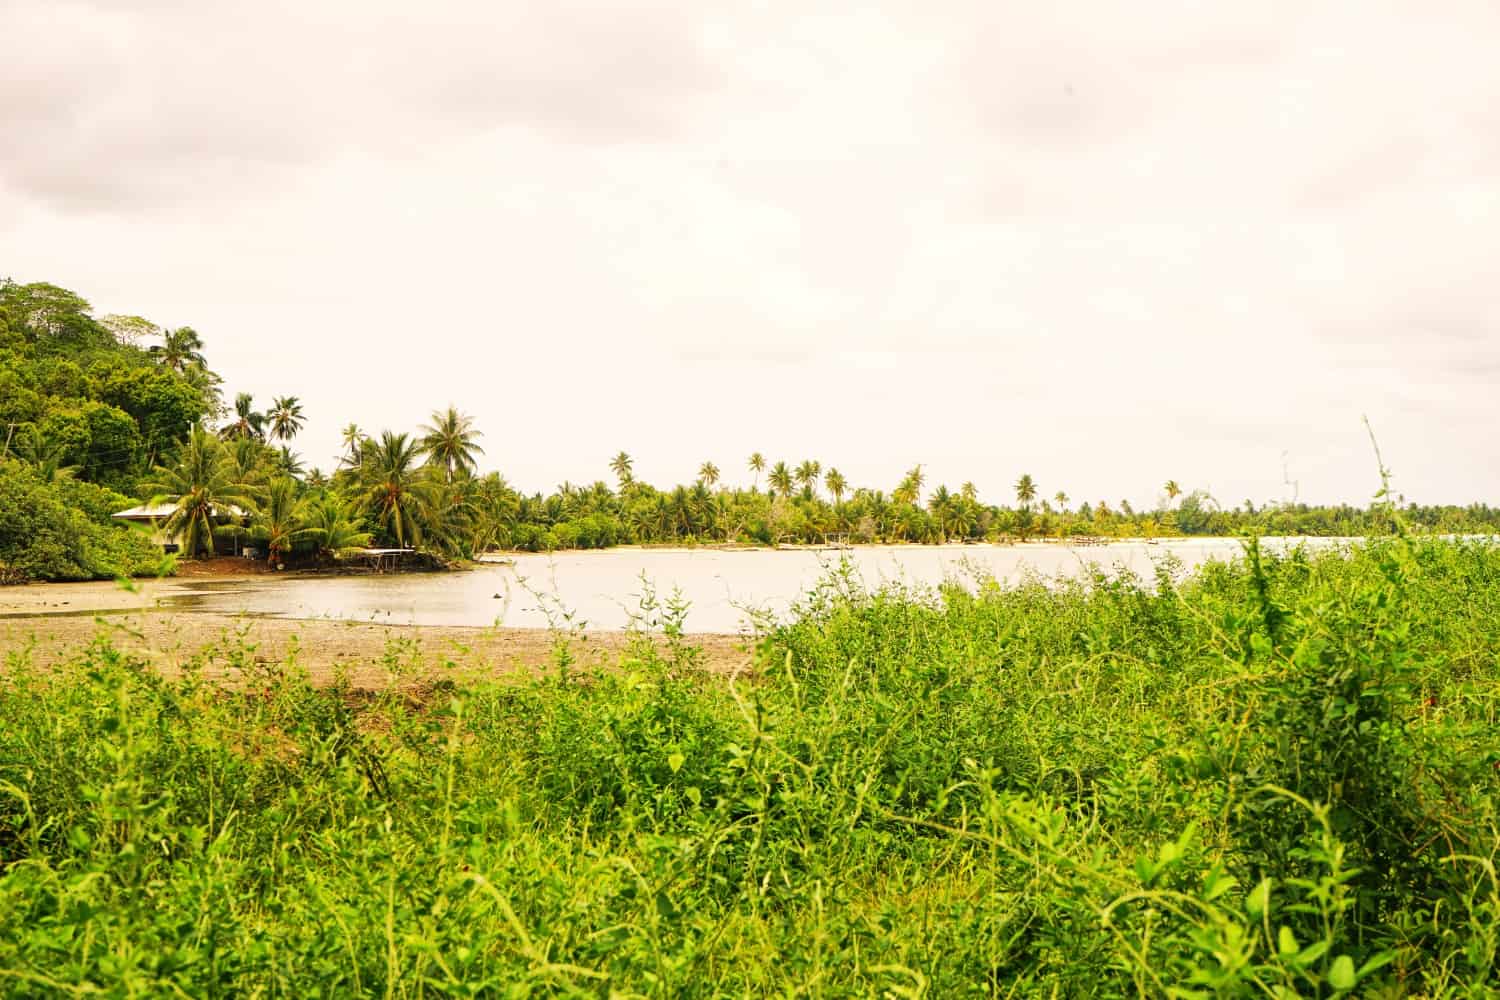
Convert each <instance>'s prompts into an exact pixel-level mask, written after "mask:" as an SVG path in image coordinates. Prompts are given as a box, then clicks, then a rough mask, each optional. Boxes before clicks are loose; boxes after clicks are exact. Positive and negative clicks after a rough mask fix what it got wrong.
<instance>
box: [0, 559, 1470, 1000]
mask: <svg viewBox="0 0 1500 1000" xmlns="http://www.w3.org/2000/svg"><path fill="white" fill-rule="evenodd" d="M1161 574H1162V575H1161V578H1160V579H1158V580H1154V581H1139V580H1135V579H1131V578H1128V577H1126V578H1120V577H1105V576H1097V577H1095V578H1093V579H1091V580H1083V581H1074V582H1071V583H1063V584H1060V585H1058V586H1055V587H1045V586H1041V585H1025V586H1021V587H1017V588H1013V589H1008V588H1001V587H998V586H995V585H993V584H986V585H983V586H981V587H979V589H978V591H977V593H976V592H975V591H974V590H972V589H969V588H967V587H959V586H952V587H945V588H941V589H939V590H937V591H926V590H900V589H885V590H881V591H878V592H874V593H871V592H867V591H866V590H864V589H862V588H861V587H860V586H859V585H858V583H857V581H855V580H853V579H851V578H850V577H849V576H847V575H835V576H834V577H831V578H830V579H828V580H827V581H826V582H825V583H824V584H823V585H822V586H821V587H820V588H819V589H817V590H816V591H815V592H814V593H813V594H811V595H810V596H809V597H808V598H807V599H806V600H805V602H804V603H803V605H802V606H801V607H800V608H799V609H798V613H797V614H796V615H795V616H794V618H793V620H791V621H790V622H789V623H788V624H785V625H782V626H779V627H775V628H773V629H772V630H771V631H770V632H769V633H768V634H767V635H766V636H765V638H764V640H763V642H762V644H761V646H760V649H759V655H758V658H757V667H756V671H755V675H754V676H753V677H748V676H746V677H739V678H733V679H731V678H726V677H724V676H707V675H705V673H704V672H703V671H702V669H701V668H700V667H699V666H698V659H697V655H696V653H695V650H694V648H693V647H692V646H691V644H690V643H688V642H687V641H685V640H684V638H683V637H682V635H681V634H680V628H679V627H678V626H680V621H676V622H674V620H673V617H672V615H670V614H669V615H667V616H666V617H665V618H664V619H662V620H661V621H660V627H661V628H662V630H663V631H664V632H665V640H666V641H665V642H662V641H661V640H660V638H659V639H658V641H657V642H655V643H652V642H648V641H645V640H644V637H643V641H642V642H640V643H639V644H638V645H637V646H636V647H635V648H634V651H633V652H632V653H631V654H629V655H628V656H627V657H626V659H625V662H623V663H621V664H620V665H619V668H618V669H614V670H603V671H599V672H592V671H591V672H588V673H584V672H581V671H580V670H579V668H578V667H577V666H576V664H575V663H574V662H573V660H572V657H571V655H570V653H569V649H570V637H568V636H567V635H564V634H559V636H558V646H557V651H558V655H557V662H556V668H555V670H553V671H552V672H551V673H549V674H548V675H546V676H541V677H536V676H531V675H526V676H522V677H513V678H510V679H507V680H500V681H497V680H496V679H495V678H494V676H493V674H492V673H490V672H489V669H490V668H489V665H487V664H475V665H474V670H473V672H472V673H470V672H469V671H468V668H467V666H466V664H465V663H464V662H463V657H462V655H461V654H458V653H456V654H455V658H456V660H455V664H454V666H453V668H452V674H451V676H446V677H441V678H438V679H436V680H433V679H431V678H428V679H426V682H425V683H422V684H413V683H411V681H412V679H411V678H410V677H405V676H404V675H403V671H405V670H407V669H409V667H407V666H406V664H407V663H408V655H407V652H406V651H405V650H404V649H403V647H402V646H401V645H400V644H399V643H397V644H393V645H392V647H391V648H390V651H389V653H388V655H387V657H386V660H385V666H386V668H387V670H388V671H389V673H390V676H391V680H392V686H391V687H390V688H389V689H388V690H385V691H381V692H377V693H373V694H372V693H370V692H365V693H363V694H358V693H356V692H353V691H350V690H348V689H347V688H345V687H343V686H336V687H334V688H333V689H328V688H317V687H314V686H312V685H311V684H310V683H309V681H308V678H307V676H306V674H305V673H304V672H302V671H301V670H300V669H299V668H298V666H297V663H296V660H295V657H294V658H293V659H292V660H290V661H287V662H281V663H276V662H270V663H268V662H266V661H265V660H264V659H263V658H261V657H258V656H257V655H256V652H255V650H254V649H253V648H247V647H246V646H244V645H243V643H242V642H240V641H236V640H235V639H234V638H233V637H232V636H231V637H229V638H228V639H227V640H226V641H225V642H223V643H222V644H218V645H216V646H214V647H213V648H211V649H210V650H208V651H206V652H205V653H203V654H201V655H199V656H198V657H195V658H194V659H193V660H191V661H189V662H185V663H182V664H181V666H182V668H183V671H182V673H181V674H180V675H174V676H172V677H166V676H163V674H162V673H160V672H158V671H157V670H155V669H154V668H149V667H147V666H146V665H145V664H144V663H142V662H139V661H137V660H135V659H133V658H132V657H131V656H128V655H124V654H122V653H121V652H119V651H118V650H117V649H116V648H115V647H114V646H113V645H112V644H111V642H110V638H109V636H108V634H101V637H100V638H99V640H98V642H97V643H96V644H95V645H94V646H93V647H92V648H91V649H89V650H88V651H87V652H86V653H83V654H81V655H80V656H79V657H78V658H77V659H76V660H75V661H74V662H73V663H71V664H70V665H68V666H66V667H65V668H62V669H54V668H48V669H40V668H37V667H34V666H32V665H31V664H30V663H29V662H28V659H27V653H26V651H25V650H24V649H22V650H17V651H14V652H12V653H11V654H9V655H8V657H7V660H6V663H5V666H4V670H3V671H0V996H15V997H28V996H37V995H57V996H61V995H83V994H95V993H97V994H101V995H108V996H223V995H259V996H286V997H331V996H367V995H368V996H388V997H391V996H410V997H415V996H509V997H523V996H530V997H601V998H603V997H633V996H650V997H729V996H733V997H741V996H809V997H839V996H882V997H908V998H938V997H943V998H948V997H971V996H972V997H1046V998H1055V997H1106V998H1108V997H1141V996H1152V997H1154V996H1172V997H1281V998H1290V997H1339V996H1362V997H1407V996H1412V997H1430V998H1473V1000H1478V998H1482V997H1493V996H1496V995H1500V963H1497V958H1500V956H1497V947H1500V885H1497V875H1496V863H1497V860H1500V814H1497V803H1500V549H1497V548H1496V547H1495V545H1494V544H1492V543H1489V542H1480V541H1445V540H1441V539H1433V538H1409V537H1398V538H1395V539H1383V540H1374V541H1371V542H1369V543H1367V544H1364V545H1360V546H1356V547H1354V548H1353V549H1351V550H1350V551H1348V552H1340V551H1331V552H1320V553H1317V554H1310V553H1306V552H1303V551H1292V552H1291V553H1289V554H1287V555H1284V556H1273V555H1271V554H1269V553H1267V554H1262V553H1260V552H1259V551H1257V550H1256V549H1255V548H1253V547H1252V548H1250V549H1249V550H1248V552H1247V555H1246V557H1245V558H1244V559H1241V560H1239V561H1237V562H1235V563H1233V564H1211V565H1209V566H1208V567H1205V568H1204V569H1203V570H1201V571H1200V572H1199V573H1197V574H1196V575H1193V576H1190V577H1188V578H1186V579H1174V578H1173V577H1172V575H1171V573H1170V571H1168V570H1166V569H1163V570H1162V571H1161ZM102 627H103V626H102V625H101V628H102ZM224 670H227V671H228V674H229V678H230V680H229V682H228V684H227V685H226V683H225V681H224V680H223V679H221V677H220V676H219V675H217V673H216V672H219V671H224Z"/></svg>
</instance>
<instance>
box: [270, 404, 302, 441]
mask: <svg viewBox="0 0 1500 1000" xmlns="http://www.w3.org/2000/svg"><path fill="white" fill-rule="evenodd" d="M266 419H267V420H268V421H269V422H270V425H271V437H273V438H275V439H276V440H278V441H290V440H291V439H292V438H294V437H296V436H297V434H298V432H299V431H301V430H302V425H303V423H304V421H303V418H302V403H301V402H299V401H298V399H297V397H296V396H278V397H277V398H276V399H274V400H272V402H271V410H270V412H269V413H267V414H266Z"/></svg>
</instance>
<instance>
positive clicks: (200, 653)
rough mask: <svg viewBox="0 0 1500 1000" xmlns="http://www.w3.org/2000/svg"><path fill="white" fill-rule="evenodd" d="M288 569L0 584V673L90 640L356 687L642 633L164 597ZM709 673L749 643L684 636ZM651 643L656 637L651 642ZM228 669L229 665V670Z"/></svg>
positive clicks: (505, 666) (609, 654)
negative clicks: (229, 607) (270, 610)
mask: <svg viewBox="0 0 1500 1000" xmlns="http://www.w3.org/2000/svg"><path fill="white" fill-rule="evenodd" d="M286 575H290V574H262V573H246V574H216V575H213V576H206V575H201V576H189V577H186V578H173V577H163V578H156V579H150V580H140V581H134V582H133V583H132V585H131V587H130V588H129V589H126V588H124V587H121V586H120V585H119V584H118V583H115V582H111V581H90V582H72V583H30V584H21V585H19V586H12V587H3V588H0V676H3V674H4V673H5V672H6V666H7V663H8V661H9V660H10V658H11V657H13V656H20V657H24V658H25V659H27V660H28V661H29V662H30V663H31V664H33V665H36V666H41V667H51V666H55V665H57V664H59V663H62V662H65V661H67V660H69V659H72V658H74V657H76V656H78V655H79V654H80V653H82V652H83V651H84V650H86V649H87V647H88V646H89V645H90V644H92V643H93V642H94V641H95V640H96V639H97V638H98V637H99V636H100V635H107V636H108V637H109V638H110V640H111V642H112V643H113V644H114V645H115V647H116V648H117V649H119V650H120V651H121V652H125V653H127V654H130V655H134V656H140V657H141V658H143V659H144V660H145V661H146V662H147V663H149V664H150V665H151V666H152V667H154V668H155V669H157V670H160V671H161V672H163V673H164V674H167V675H172V674H176V673H179V672H180V671H181V670H182V667H183V666H184V664H187V663H191V662H198V663H200V664H201V665H202V667H203V669H204V673H205V676H208V677H212V678H215V679H220V680H226V681H230V682H232V681H233V680H234V679H235V674H236V671H237V670H238V671H240V672H243V669H244V668H245V666H246V665H249V664H253V665H254V666H255V667H259V668H264V667H267V666H269V665H271V664H275V663H280V662H283V661H285V660H286V659H287V658H288V657H294V658H295V662H297V663H298V664H300V665H301V666H303V667H305V668H306V669H307V670H308V671H309V673H310V675H311V677H312V680H313V683H315V684H319V685H327V684H332V683H334V682H335V681H336V680H337V679H338V678H339V677H340V676H347V677H348V679H349V682H350V683H351V684H352V685H353V686H354V687H355V688H358V689H362V690H375V689H383V688H386V687H389V686H390V685H391V684H392V683H407V682H423V681H431V680H433V679H435V678H442V677H475V678H477V677H487V678H490V679H493V678H495V677H499V676H504V675H507V674H522V673H530V674H536V673H541V672H544V671H546V670H549V669H556V647H557V642H558V640H559V639H560V638H564V637H565V638H567V640H568V642H569V650H570V653H571V655H572V656H573V658H574V662H575V663H576V664H577V665H578V666H579V667H580V668H585V669H594V668H601V667H602V668H609V667H613V666H616V665H618V664H619V662H620V660H621V658H622V657H623V656H624V655H625V654H626V653H628V651H629V649H630V647H631V644H632V643H633V642H637V641H639V639H640V636H639V635H637V634H633V633H630V632H627V631H624V630H590V631H583V632H577V633H572V634H568V635H566V636H564V635H563V634H561V633H556V632H553V631H552V630H549V629H540V628H520V627H496V626H493V625H483V626H481V625H407V624H391V623H374V622H361V621H350V620H340V619H328V618H282V617H275V616H270V615H255V614H244V613H234V614H228V613H223V612H216V611H197V610H193V609H191V608H183V607H174V606H170V605H165V604H164V603H163V602H166V601H170V600H172V599H174V598H182V597H188V596H191V595H193V594H195V593H197V592H200V591H201V589H202V588H203V587H205V586H213V585H215V584H218V583H244V582H259V581H260V580H261V579H262V578H266V577H270V578H274V577H276V576H286ZM686 639H687V642H688V644H689V645H691V646H695V647H697V648H699V649H700V650H701V651H702V662H703V664H704V666H705V667H707V669H709V670H710V671H712V672H714V673H719V674H724V675H726V676H734V675H738V674H742V673H745V672H748V671H749V669H750V664H751V660H752V648H751V647H752V645H753V640H751V639H750V638H748V637H746V636H740V635H727V634H723V633H713V632H698V633H691V634H689V635H688V636H687V637H686ZM652 641H653V642H657V643H658V644H660V643H662V642H663V640H662V638H661V637H660V636H653V637H652ZM237 664H238V667H237V666H236V665H237Z"/></svg>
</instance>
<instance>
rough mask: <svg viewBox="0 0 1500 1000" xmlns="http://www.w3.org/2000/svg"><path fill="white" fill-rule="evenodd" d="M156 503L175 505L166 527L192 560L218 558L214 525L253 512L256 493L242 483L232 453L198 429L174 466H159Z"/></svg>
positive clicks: (152, 489)
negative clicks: (202, 556) (204, 556)
mask: <svg viewBox="0 0 1500 1000" xmlns="http://www.w3.org/2000/svg"><path fill="white" fill-rule="evenodd" d="M144 485H145V488H146V490H147V491H148V492H149V495H150V503H152V504H153V505H154V504H162V503H169V504H172V505H173V509H172V513H171V514H169V515H168V516H167V520H166V523H165V525H164V527H165V529H166V531H167V534H168V535H170V536H172V537H175V538H177V539H179V540H180V541H179V544H180V545H181V547H182V550H183V551H184V552H186V553H187V554H188V556H189V557H191V556H195V555H197V554H198V553H199V552H207V553H208V554H209V555H213V551H214V520H215V519H216V518H220V517H224V516H226V515H232V514H233V513H234V512H235V509H236V508H238V509H240V510H243V511H252V510H254V509H255V501H254V498H253V496H252V492H251V488H250V487H248V486H246V485H245V483H244V482H242V481H240V480H239V479H238V478H236V469H235V465H234V462H233V460H232V459H231V458H230V456H229V453H228V451H227V449H225V447H224V445H223V444H221V443H220V442H219V441H217V440H215V439H214V437H213V436H212V435H210V434H209V433H208V432H206V431H204V430H203V429H202V428H201V427H195V428H193V430H192V432H191V434H189V436H188V439H187V443H186V444H184V445H183V446H182V450H181V451H180V452H179V453H178V456H177V461H176V463H175V464H173V465H171V466H162V465H158V466H156V468H155V470H154V471H153V476H152V478H151V479H150V480H149V481H148V482H146V483H145V484H144Z"/></svg>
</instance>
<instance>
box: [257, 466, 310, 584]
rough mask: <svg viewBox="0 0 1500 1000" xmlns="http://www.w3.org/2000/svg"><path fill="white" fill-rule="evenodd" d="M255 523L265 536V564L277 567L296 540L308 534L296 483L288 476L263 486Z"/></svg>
mask: <svg viewBox="0 0 1500 1000" xmlns="http://www.w3.org/2000/svg"><path fill="white" fill-rule="evenodd" d="M255 523H256V524H257V525H258V526H259V527H260V528H261V530H263V531H264V532H265V533H266V561H267V562H268V563H270V564H271V565H273V566H276V565H280V563H281V561H282V560H283V559H284V558H285V557H286V554H287V553H288V552H290V551H291V548H292V545H293V543H295V542H296V541H297V539H299V538H302V537H304V536H306V535H307V534H308V529H307V527H306V525H305V524H304V523H303V520H302V504H301V503H300V502H299V501H298V499H297V484H296V482H295V481H294V480H293V479H292V477H291V476H277V477H276V478H275V479H272V480H271V482H270V484H269V485H268V486H267V487H266V491H265V496H264V498H263V499H262V501H261V503H260V508H259V510H257V511H256V514H255Z"/></svg>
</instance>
